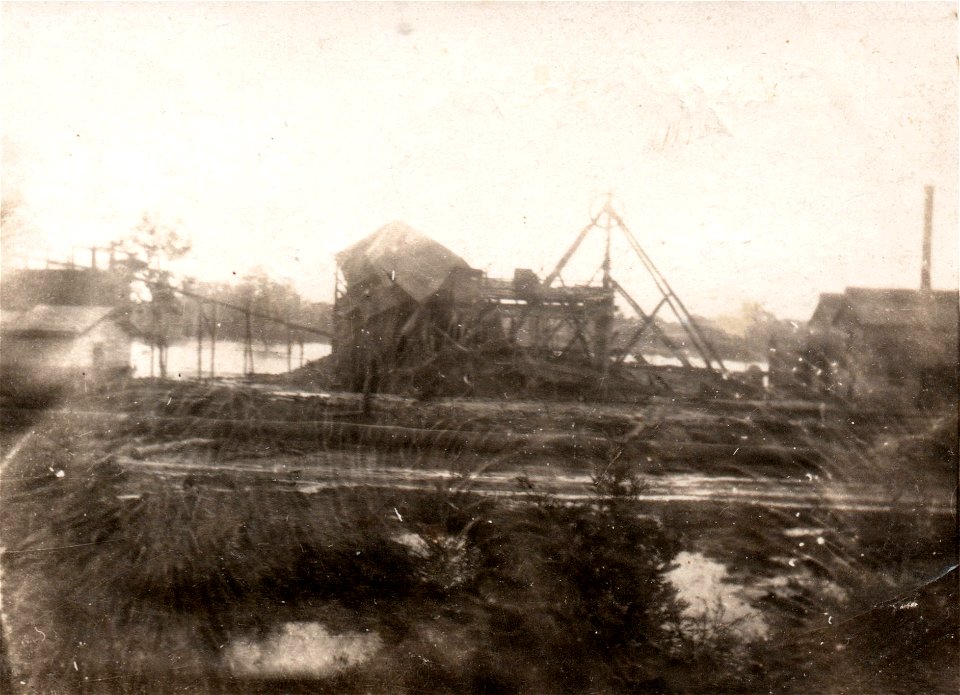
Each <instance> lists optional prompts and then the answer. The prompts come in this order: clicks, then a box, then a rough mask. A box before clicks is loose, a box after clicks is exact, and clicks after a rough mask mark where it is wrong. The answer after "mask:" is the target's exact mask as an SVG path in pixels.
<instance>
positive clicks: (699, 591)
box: [666, 550, 769, 643]
mask: <svg viewBox="0 0 960 695" xmlns="http://www.w3.org/2000/svg"><path fill="white" fill-rule="evenodd" d="M674 564H675V565H677V566H676V567H675V568H674V569H672V570H671V571H669V572H668V573H667V575H666V576H667V580H668V581H669V582H670V583H671V584H672V585H673V587H674V588H675V589H676V591H677V596H678V598H680V600H682V601H683V602H684V603H685V604H686V607H685V608H684V611H683V613H684V617H685V618H686V619H687V620H686V622H687V631H688V633H689V634H690V636H691V637H692V638H693V639H715V638H719V637H724V636H733V637H735V638H737V639H738V640H739V641H741V642H743V643H747V642H755V641H757V640H762V639H765V638H766V637H767V635H768V633H769V626H768V625H767V622H766V620H764V618H763V615H762V614H761V613H760V611H758V610H756V609H755V608H753V607H752V606H751V605H750V604H749V603H747V601H745V600H744V598H743V594H744V588H743V587H742V586H739V585H738V584H735V583H733V582H731V581H730V576H729V572H728V571H727V568H726V567H725V566H724V565H723V564H721V563H719V562H716V561H714V560H711V559H710V558H708V557H706V556H705V555H703V554H702V553H691V552H688V551H686V550H684V551H682V552H680V553H678V554H677V557H676V558H675V559H674Z"/></svg>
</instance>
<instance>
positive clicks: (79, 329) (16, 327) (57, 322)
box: [3, 304, 115, 335]
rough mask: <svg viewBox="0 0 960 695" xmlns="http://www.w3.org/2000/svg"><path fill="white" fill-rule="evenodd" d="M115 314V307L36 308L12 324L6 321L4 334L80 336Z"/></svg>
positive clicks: (21, 315) (19, 314)
mask: <svg viewBox="0 0 960 695" xmlns="http://www.w3.org/2000/svg"><path fill="white" fill-rule="evenodd" d="M114 310H115V307H112V306H51V305H49V304H37V305H36V306H34V307H33V308H31V309H27V310H26V311H21V312H18V313H17V315H16V316H15V317H13V318H12V319H11V320H9V321H7V319H6V317H4V322H3V331H4V332H5V333H46V334H59V335H80V334H81V333H86V332H87V331H88V330H90V329H91V328H93V327H94V326H95V325H96V324H98V323H100V322H101V321H102V320H103V319H105V318H106V317H107V316H109V315H110V314H111V313H112V312H113V311H114ZM4 313H6V312H4Z"/></svg>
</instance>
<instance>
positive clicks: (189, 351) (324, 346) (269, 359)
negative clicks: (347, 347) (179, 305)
mask: <svg viewBox="0 0 960 695" xmlns="http://www.w3.org/2000/svg"><path fill="white" fill-rule="evenodd" d="M155 352H156V351H154V355H153V360H152V361H153V368H152V370H151V353H150V346H149V345H147V344H146V343H142V342H139V341H134V343H133V345H132V346H131V348H130V364H131V365H132V367H133V370H134V371H133V376H135V377H148V376H151V375H154V376H159V375H160V367H159V365H158V363H157V356H156V354H155ZM329 354H330V345H329V344H328V343H304V344H303V351H302V353H301V349H300V345H299V344H297V343H295V344H293V345H292V346H291V350H290V354H289V360H288V354H287V346H286V344H281V343H267V344H264V343H261V342H254V344H253V371H254V373H256V374H282V373H284V372H286V371H289V370H290V369H291V368H292V369H297V368H299V367H301V366H302V365H303V364H305V363H307V362H310V361H312V360H317V359H320V358H321V357H325V356H327V355H329ZM210 360H211V354H210V343H209V342H205V343H204V344H203V354H202V357H201V361H202V367H203V376H205V377H208V376H210ZM213 371H214V376H243V375H244V368H243V343H242V342H241V341H237V340H218V341H217V344H216V350H215V352H214V355H213ZM167 377H169V378H171V379H195V378H197V343H196V342H194V341H181V342H177V343H174V344H172V345H170V347H169V348H167Z"/></svg>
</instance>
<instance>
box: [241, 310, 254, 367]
mask: <svg viewBox="0 0 960 695" xmlns="http://www.w3.org/2000/svg"><path fill="white" fill-rule="evenodd" d="M243 319H244V335H243V373H244V375H246V376H253V369H254V367H253V329H252V328H251V327H250V305H249V304H247V308H246V309H244V312H243Z"/></svg>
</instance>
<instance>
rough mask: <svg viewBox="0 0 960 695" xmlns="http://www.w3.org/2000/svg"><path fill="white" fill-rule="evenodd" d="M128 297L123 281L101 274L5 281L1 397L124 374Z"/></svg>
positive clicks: (38, 273) (42, 273) (55, 272)
mask: <svg viewBox="0 0 960 695" xmlns="http://www.w3.org/2000/svg"><path fill="white" fill-rule="evenodd" d="M126 295H127V291H126V290H125V285H124V283H123V282H122V281H120V280H119V279H118V277H117V276H116V275H115V274H113V273H110V272H108V271H103V270H94V269H89V268H67V269H42V270H22V271H18V272H14V273H11V274H10V275H9V276H8V277H4V282H3V292H2V300H3V303H2V311H0V372H2V377H3V379H2V381H3V389H4V391H5V392H13V393H17V392H34V391H37V390H45V389H56V388H59V387H63V386H67V385H70V384H75V383H83V384H90V383H96V382H98V381H101V380H104V379H109V378H111V377H115V376H117V375H121V374H125V373H127V372H128V371H129V369H130V347H131V342H132V336H133V335H134V334H135V333H136V330H135V329H134V328H133V326H132V325H131V324H130V322H129V318H128V316H127V311H126V309H125V303H126V299H127V296H126Z"/></svg>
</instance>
